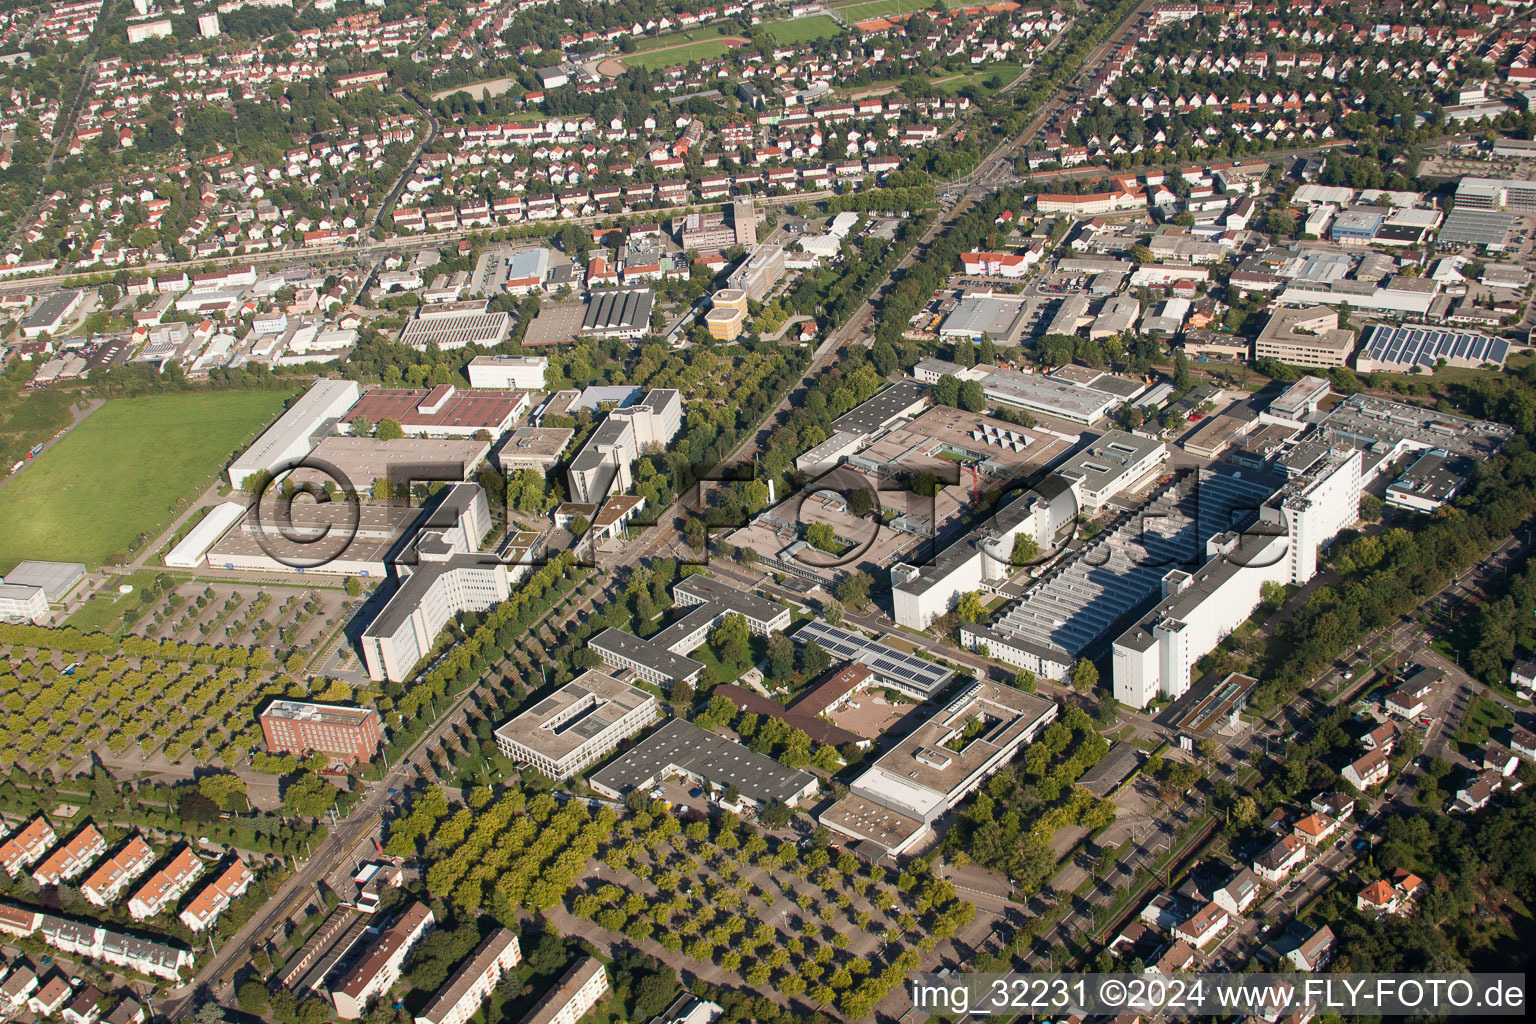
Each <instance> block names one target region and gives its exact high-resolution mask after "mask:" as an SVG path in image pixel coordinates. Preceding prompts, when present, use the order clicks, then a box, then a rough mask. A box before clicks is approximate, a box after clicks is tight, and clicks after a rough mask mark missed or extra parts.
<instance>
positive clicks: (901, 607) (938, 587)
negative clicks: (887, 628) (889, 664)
mask: <svg viewBox="0 0 1536 1024" xmlns="http://www.w3.org/2000/svg"><path fill="white" fill-rule="evenodd" d="M1080 508H1081V504H1080V502H1079V500H1078V498H1077V496H1076V494H1075V492H1074V491H1073V489H1072V487H1071V485H1070V483H1068V482H1067V481H1066V480H1064V479H1062V478H1061V477H1060V476H1057V475H1054V474H1053V475H1052V476H1050V477H1047V478H1046V479H1045V480H1042V481H1041V482H1040V483H1039V484H1037V485H1036V486H1035V487H1033V488H1031V489H1030V490H1029V491H1027V492H1025V493H1023V494H1020V495H1018V496H1017V497H1015V498H1014V499H1013V501H1012V502H1010V503H1009V504H1008V505H1006V506H1005V507H1003V508H1002V509H1000V510H999V511H998V512H997V513H996V514H994V515H993V517H992V518H991V519H990V520H989V521H987V522H986V523H984V524H982V525H981V526H978V527H977V528H975V529H974V530H972V531H971V532H970V533H968V534H966V535H965V536H963V537H961V538H960V539H959V540H957V541H955V542H954V543H952V544H950V545H949V546H948V547H946V548H944V549H943V550H941V551H940V552H939V553H938V554H937V555H935V556H934V557H933V558H932V559H931V560H930V561H929V562H928V564H926V565H914V564H909V563H907V562H898V563H897V564H895V565H893V566H892V567H891V598H892V602H893V606H894V611H895V619H896V622H897V623H899V624H900V625H903V626H906V627H908V628H909V629H927V628H928V627H929V625H931V624H932V622H933V620H934V619H936V618H938V617H939V616H941V615H944V614H945V613H947V612H949V611H950V610H951V609H952V608H954V607H955V605H956V603H958V601H959V600H960V597H961V595H963V594H967V593H970V592H972V591H980V590H984V589H985V584H986V583H987V582H988V581H995V582H1000V581H1003V580H1006V579H1007V578H1008V577H1010V576H1012V575H1013V574H1015V573H1017V572H1019V571H1020V570H1021V569H1022V568H1023V567H1022V566H1016V565H1014V564H1013V545H1014V540H1015V538H1017V537H1019V536H1021V535H1027V536H1028V537H1030V538H1031V539H1032V540H1033V541H1034V542H1035V546H1036V548H1037V549H1038V550H1039V551H1042V552H1045V551H1050V550H1051V549H1052V547H1053V546H1054V541H1055V537H1056V534H1057V532H1058V531H1059V530H1060V529H1061V528H1062V527H1064V526H1065V525H1066V524H1067V523H1068V522H1070V521H1071V520H1072V518H1073V517H1074V516H1076V515H1077V514H1078V512H1079V510H1080Z"/></svg>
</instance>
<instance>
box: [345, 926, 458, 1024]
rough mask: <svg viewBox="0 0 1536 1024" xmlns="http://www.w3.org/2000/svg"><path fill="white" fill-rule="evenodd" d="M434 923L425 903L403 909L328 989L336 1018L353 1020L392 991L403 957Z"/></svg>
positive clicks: (398, 977)
mask: <svg viewBox="0 0 1536 1024" xmlns="http://www.w3.org/2000/svg"><path fill="white" fill-rule="evenodd" d="M435 923H436V918H434V917H433V916H432V911H431V910H430V909H428V907H427V905H426V904H425V903H420V902H413V903H412V904H411V905H410V906H408V907H406V908H405V912H404V913H403V914H401V915H400V917H399V918H398V919H397V920H396V921H395V923H394V924H392V925H390V926H389V927H388V928H386V929H385V930H384V931H383V932H382V933H381V934H380V935H379V937H378V938H377V939H376V940H375V941H374V942H373V944H372V945H371V946H369V947H368V949H367V951H366V952H365V953H364V954H363V956H362V959H360V960H359V961H358V962H357V963H356V964H354V965H353V967H352V969H351V970H349V971H347V973H346V974H344V975H343V976H342V978H341V982H340V983H339V984H338V985H337V986H336V988H335V989H334V990H332V992H331V1002H332V1004H333V1005H334V1006H335V1007H336V1016H338V1017H340V1018H342V1019H343V1020H357V1019H358V1018H360V1017H361V1016H362V1015H363V1013H364V1012H365V1011H366V1010H367V1009H368V1003H369V1002H370V1001H371V1000H373V999H374V998H376V997H378V996H382V995H384V994H385V993H386V992H388V991H389V990H390V989H392V988H394V987H395V983H396V982H398V981H399V980H400V969H401V967H402V966H403V965H404V964H405V958H406V957H407V956H408V955H409V954H410V952H411V950H412V949H414V948H415V946H416V943H417V942H419V941H420V940H421V938H422V936H424V935H426V934H427V932H428V931H430V930H431V929H432V926H433V925H434V924H435Z"/></svg>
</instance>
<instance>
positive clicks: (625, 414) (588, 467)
mask: <svg viewBox="0 0 1536 1024" xmlns="http://www.w3.org/2000/svg"><path fill="white" fill-rule="evenodd" d="M682 427H683V396H682V392H680V391H676V390H673V389H671V388H658V389H656V390H654V391H651V392H649V393H647V394H646V396H645V398H644V399H643V400H642V401H639V402H637V403H635V404H634V405H630V406H626V407H624V408H622V409H614V410H612V411H611V412H609V413H608V418H607V419H605V420H604V421H603V422H602V423H600V424H598V426H597V429H596V430H594V431H593V432H592V436H591V437H589V438H588V439H587V443H586V444H585V445H583V446H582V449H581V451H579V452H577V453H576V457H575V458H573V459H572V460H571V464H570V467H569V468H568V469H567V470H566V484H567V488H566V489H567V491H568V493H569V494H570V498H571V500H572V501H574V502H580V503H585V504H593V505H595V504H599V503H601V502H602V500H603V499H604V498H606V497H608V495H609V494H610V493H611V492H612V491H614V490H615V489H617V490H618V491H619V492H621V493H622V492H624V491H628V490H629V489H630V487H631V486H632V485H633V480H632V478H631V476H630V466H631V464H632V463H633V462H634V461H635V460H636V459H638V458H639V457H640V456H641V455H643V454H645V452H646V451H647V450H648V449H650V448H651V447H652V446H660V447H661V448H665V447H666V446H667V445H668V444H670V443H671V442H672V439H673V438H674V437H676V436H677V432H678V431H679V430H681V429H682Z"/></svg>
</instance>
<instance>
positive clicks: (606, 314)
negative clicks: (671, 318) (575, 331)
mask: <svg viewBox="0 0 1536 1024" xmlns="http://www.w3.org/2000/svg"><path fill="white" fill-rule="evenodd" d="M655 302H656V293H655V292H653V291H651V290H650V289H649V288H626V289H622V290H613V291H602V292H599V293H598V294H597V295H596V296H594V297H593V299H592V301H590V302H588V303H587V312H586V315H585V316H584V317H583V318H582V321H581V333H582V334H589V335H591V336H593V337H595V338H638V337H640V336H641V335H643V334H646V333H648V332H649V331H650V329H651V307H652V306H653V305H654V304H655Z"/></svg>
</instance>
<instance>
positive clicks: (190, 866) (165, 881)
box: [128, 846, 204, 921]
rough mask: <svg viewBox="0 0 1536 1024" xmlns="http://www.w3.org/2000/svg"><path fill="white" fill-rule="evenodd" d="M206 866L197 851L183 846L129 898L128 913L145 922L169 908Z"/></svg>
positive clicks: (190, 886)
mask: <svg viewBox="0 0 1536 1024" xmlns="http://www.w3.org/2000/svg"><path fill="white" fill-rule="evenodd" d="M203 867H204V865H203V862H202V861H201V860H200V859H198V856H197V854H195V853H193V852H192V851H191V849H189V848H188V847H185V846H183V847H182V848H181V849H180V850H179V851H177V853H176V856H174V857H172V858H171V859H170V860H169V861H168V862H167V863H166V865H165V867H163V868H161V869H160V870H159V871H156V872H155V873H154V874H152V875H150V876H149V878H148V879H147V880H146V881H145V882H144V884H143V885H141V886H139V888H138V891H137V892H135V893H134V894H133V896H131V897H130V898H129V900H128V916H129V917H131V918H133V919H134V920H135V921H144V920H147V919H148V918H151V917H156V916H158V915H159V914H162V913H164V912H166V911H168V910H170V909H171V908H173V907H174V906H175V905H176V901H177V900H179V899H181V897H182V895H183V894H184V893H185V892H186V891H187V890H188V889H190V888H192V883H193V882H195V881H197V880H198V878H199V877H200V876H201V875H202V873H203Z"/></svg>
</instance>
